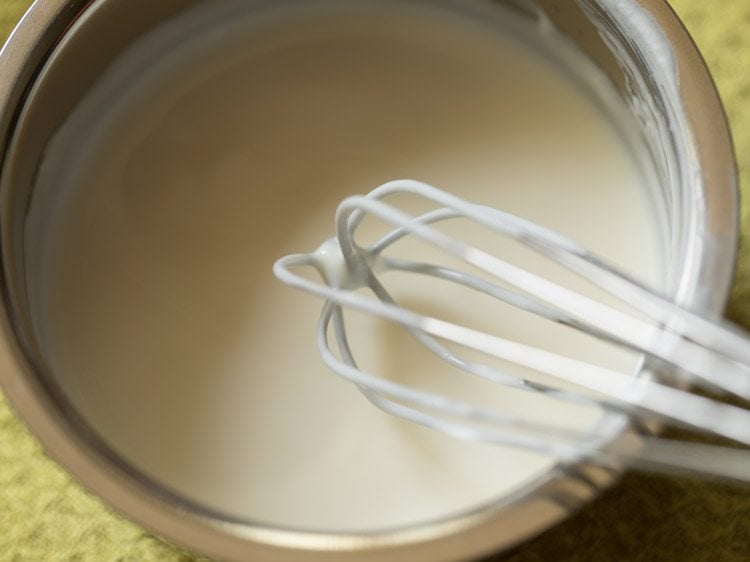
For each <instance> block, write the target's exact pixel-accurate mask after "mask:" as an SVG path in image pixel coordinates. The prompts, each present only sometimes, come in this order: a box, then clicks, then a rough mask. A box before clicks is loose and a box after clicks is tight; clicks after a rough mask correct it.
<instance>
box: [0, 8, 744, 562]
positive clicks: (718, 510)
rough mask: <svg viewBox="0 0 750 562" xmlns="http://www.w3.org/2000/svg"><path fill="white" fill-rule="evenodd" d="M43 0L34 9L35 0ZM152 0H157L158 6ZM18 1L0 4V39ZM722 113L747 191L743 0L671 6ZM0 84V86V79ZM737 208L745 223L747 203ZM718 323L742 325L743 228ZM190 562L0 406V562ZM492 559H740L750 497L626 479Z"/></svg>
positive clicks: (678, 482) (671, 481)
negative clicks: (100, 494) (731, 286)
mask: <svg viewBox="0 0 750 562" xmlns="http://www.w3.org/2000/svg"><path fill="white" fill-rule="evenodd" d="M42 1H44V0H42ZM157 1H158V0H157ZM28 4H29V1H28V0H0V38H2V37H5V36H6V35H7V33H8V32H9V31H10V29H11V28H12V26H13V25H14V23H15V22H16V21H17V20H18V19H19V18H20V16H21V14H22V12H23V10H24V9H25V7H26V6H27V5H28ZM672 4H673V6H674V8H675V9H676V11H677V12H678V13H679V15H680V16H681V17H682V18H683V20H684V21H685V23H686V25H687V27H688V29H689V30H690V32H691V33H692V34H693V36H694V38H695V40H696V42H697V43H698V45H699V47H700V48H701V50H702V52H703V54H704V56H705V57H706V60H707V62H708V65H709V67H710V68H711V71H712V72H713V74H714V77H715V79H716V82H717V84H718V86H719V90H720V91H721V94H722V97H723V99H724V102H725V104H726V107H727V111H728V114H729V119H730V122H731V125H732V130H733V133H734V137H735V143H736V147H737V154H738V159H739V166H740V172H741V177H742V185H743V186H745V187H744V188H743V189H745V190H746V189H750V183H749V182H750V0H720V1H717V0H673V2H672ZM0 78H2V77H0ZM744 199H745V203H744V204H743V208H742V219H743V225H744V224H750V222H748V221H750V197H745V198H744ZM740 251H741V259H740V264H739V268H738V273H737V282H736V287H735V291H734V295H733V298H732V301H731V305H730V309H729V315H730V317H731V318H733V319H734V320H736V321H738V322H741V323H743V324H745V325H746V326H748V327H750V228H743V236H742V243H741V248H740ZM63 560H66V561H67V560H70V561H82V562H87V561H96V562H100V561H102V562H103V561H110V560H118V561H134V562H136V561H137V562H140V561H149V560H163V561H183V562H189V561H192V560H196V559H194V558H192V557H190V556H187V555H185V554H182V553H180V552H178V551H176V550H174V549H173V548H171V547H170V546H168V545H165V544H164V543H162V542H160V541H159V540H158V539H155V538H153V537H152V536H150V535H149V534H148V533H146V532H144V531H143V530H141V529H140V528H138V527H137V526H135V525H133V524H131V523H129V522H127V521H125V520H123V519H121V518H120V517H118V516H117V515H114V514H113V513H112V512H110V511H109V510H108V509H107V508H106V507H104V506H103V505H102V504H101V502H100V501H99V500H97V499H95V498H93V497H91V496H90V495H88V494H87V493H85V492H84V491H82V490H81V489H80V488H79V487H78V486H77V485H76V484H75V483H74V482H73V481H72V480H71V478H70V477H69V476H68V475H67V474H65V473H64V472H63V471H61V470H60V469H59V468H58V467H57V466H56V465H55V464H54V463H53V462H52V461H50V460H49V459H48V458H47V457H46V456H45V455H44V453H43V452H42V450H41V449H40V447H39V445H38V444H37V442H36V441H35V439H34V438H33V437H31V436H30V435H29V433H28V432H27V431H26V429H25V428H24V426H23V425H22V424H21V423H20V422H19V421H18V420H17V419H16V418H15V417H14V415H13V414H12V413H11V411H10V410H9V409H8V407H7V405H6V404H5V403H4V402H3V400H2V398H1V397H0V561H2V562H4V561H18V562H27V561H28V562H37V561H38V562H47V561H50V562H52V561H63ZM493 560H495V561H496V562H500V560H502V561H504V562H537V561H544V562H550V561H561V562H573V561H575V562H583V561H609V562H624V561H628V562H636V561H644V562H646V561H649V562H651V561H685V562H698V561H704V560H705V561H707V562H708V561H711V562H721V561H748V560H750V489H739V488H732V487H728V486H721V485H716V484H709V483H705V482H695V481H691V480H685V479H677V478H666V477H654V476H648V475H640V474H633V475H629V476H627V477H625V478H624V479H623V481H622V483H621V484H620V485H618V486H617V487H616V488H614V489H613V490H611V491H609V492H608V493H606V494H604V495H603V496H602V497H601V498H600V499H599V500H597V501H596V502H594V503H593V504H591V505H590V506H588V507H586V508H585V509H583V510H582V511H581V512H580V513H579V514H578V515H576V516H575V517H573V518H572V519H570V520H568V521H566V522H565V523H563V524H562V525H560V526H558V527H556V528H554V529H552V530H551V531H549V532H547V533H546V534H544V535H543V536H541V537H540V538H538V539H536V540H535V541H533V542H531V543H529V544H527V545H525V546H524V547H523V548H521V549H519V550H518V551H516V552H515V553H514V554H513V555H511V556H505V557H497V558H496V559H493Z"/></svg>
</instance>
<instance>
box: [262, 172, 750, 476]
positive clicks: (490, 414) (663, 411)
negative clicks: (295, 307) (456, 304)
mask: <svg viewBox="0 0 750 562" xmlns="http://www.w3.org/2000/svg"><path fill="white" fill-rule="evenodd" d="M399 193H410V194H413V195H418V196H421V197H423V198H425V199H427V200H429V201H431V202H433V203H435V204H437V205H441V207H440V208H438V209H436V210H433V211H429V212H428V213H425V214H423V215H421V216H418V217H414V216H411V215H408V214H406V213H404V212H402V211H400V210H398V209H396V208H394V207H392V206H391V205H388V204H386V203H385V202H383V201H382V199H384V198H386V197H390V196H392V195H396V194H399ZM368 214H369V215H373V216H375V217H378V218H379V219H381V220H383V221H385V222H387V223H390V224H392V225H394V227H395V228H394V229H393V230H391V231H390V232H388V233H387V234H386V235H385V236H383V237H382V238H381V239H380V240H378V241H377V242H375V243H374V244H372V245H371V246H370V247H368V248H363V247H361V246H359V245H358V244H357V243H356V242H355V240H354V234H355V231H356V230H357V227H358V226H359V225H360V223H361V222H362V220H363V219H364V217H365V216H366V215H368ZM459 217H462V218H467V219H469V220H473V221H475V222H478V223H480V224H482V225H484V226H485V227H487V228H489V229H491V230H493V231H495V232H497V233H500V234H504V235H506V236H509V237H511V238H513V239H515V240H517V241H519V242H521V243H523V244H525V245H527V246H529V247H531V248H532V249H534V250H536V251H538V252H539V253H540V254H542V255H544V256H545V257H547V258H549V259H551V260H552V261H554V262H556V263H558V264H560V265H563V266H564V267H566V268H568V269H570V270H571V271H573V272H575V273H577V274H579V275H581V276H583V277H584V278H586V279H588V280H589V281H590V282H592V283H593V284H595V285H597V286H599V287H600V288H602V289H603V290H604V291H606V292H608V293H610V294H613V295H614V296H616V297H618V298H620V299H621V300H623V301H624V302H625V303H626V304H628V305H631V306H634V307H635V308H636V309H637V310H638V313H639V316H638V317H636V316H634V315H631V314H628V313H625V312H622V311H621V310H618V309H614V308H612V307H610V306H608V305H605V304H604V303H601V302H597V301H595V300H593V299H592V298H590V297H587V296H584V295H581V294H579V293H576V292H574V291H572V290H570V289H567V288H566V287H563V286H561V285H559V284H557V283H555V282H553V281H551V280H549V279H545V278H543V277H540V276H538V275H536V274H533V273H531V272H529V271H526V270H524V269H522V268H520V267H518V266H515V265H513V264H511V263H508V262H506V261H504V260H501V259H500V258H497V257H496V256H493V255H491V254H488V253H486V252H484V251H482V250H479V249H477V248H474V247H472V246H469V245H467V244H465V243H463V242H461V241H459V240H457V239H455V238H452V237H450V236H448V235H446V234H444V233H443V232H441V231H438V230H435V229H434V228H433V227H432V226H430V225H431V224H434V223H438V222H441V221H445V220H449V219H454V218H459ZM336 232H337V237H336V239H334V240H333V242H332V241H329V242H327V243H326V244H324V246H322V247H321V248H325V251H326V256H323V254H321V251H320V250H319V251H318V252H316V253H315V254H297V255H292V256H287V257H285V258H282V259H280V260H278V261H277V263H276V264H275V265H274V272H275V274H276V275H277V277H278V278H279V279H280V280H281V281H282V282H284V283H286V284H288V285H290V286H292V287H295V288H298V289H301V290H303V291H306V292H308V293H310V294H313V295H315V296H318V297H319V298H322V299H324V300H325V301H326V303H325V305H324V307H323V312H322V314H321V318H320V321H319V324H318V347H319V350H320V353H321V356H322V358H323V360H324V361H325V363H326V364H327V365H328V366H329V367H330V368H331V369H332V370H333V371H334V372H336V373H337V374H339V375H340V376H342V377H344V378H345V379H347V380H349V381H351V382H353V383H354V384H356V385H357V386H358V387H359V388H360V390H361V391H362V392H363V394H364V395H365V396H366V397H367V399H368V400H370V401H371V402H372V403H373V404H374V405H376V406H377V407H378V408H380V409H382V410H384V411H386V412H388V413H390V414H393V415H396V416H398V417H401V418H403V419H407V420H409V421H412V422H414V423H418V424H420V425H423V426H426V427H430V428H433V429H437V430H439V431H442V432H443V433H446V434H449V435H452V436H454V437H458V438H460V439H467V440H481V441H486V442H490V443H496V444H504V445H510V446H515V447H522V448H525V449H529V450H533V451H538V452H543V453H546V454H553V455H555V456H557V457H559V458H564V459H569V460H572V459H575V458H578V459H580V458H586V459H588V460H592V461H595V462H600V463H608V464H612V463H613V462H624V461H628V462H635V463H637V464H638V465H639V466H646V467H647V468H650V469H658V470H675V469H687V470H690V471H693V472H696V473H701V474H703V475H715V476H721V477H724V478H731V479H740V480H745V481H750V452H748V451H746V450H744V449H735V448H726V447H717V446H708V447H710V450H711V451H712V452H714V453H716V456H714V457H712V459H711V460H710V461H709V460H708V459H706V460H705V461H701V460H697V459H696V457H695V454H696V453H698V452H699V451H698V448H696V447H695V446H694V445H686V444H684V443H680V442H670V441H667V440H664V439H656V438H646V437H641V438H640V440H639V443H640V445H639V446H638V447H636V448H635V449H633V448H632V447H629V448H628V447H626V448H624V449H623V448H622V445H620V444H619V442H617V441H615V442H611V440H610V441H607V439H606V437H607V436H606V435H603V434H596V433H595V432H593V433H592V432H589V433H588V434H581V433H578V432H569V431H564V430H561V429H560V428H556V427H552V426H551V425H550V424H545V423H540V422H533V421H531V420H529V419H523V418H522V417H519V416H517V415H512V414H509V413H503V412H497V411H494V410H490V409H484V408H479V407H477V406H475V405H472V404H466V403H463V402H460V401H458V400H456V399H453V398H450V397H447V396H442V395H440V394H435V393H430V392H426V391H424V390H421V389H415V388H412V387H410V386H408V385H404V384H401V383H397V382H394V381H390V380H386V379H384V378H382V377H379V376H377V375H373V374H371V373H367V372H365V371H363V370H361V369H360V368H359V366H358V365H357V363H356V361H355V359H354V356H353V353H352V351H351V349H350V346H349V343H348V338H347V335H346V328H345V323H344V316H343V308H350V309H353V310H358V311H360V312H364V313H366V314H369V315H372V316H375V317H379V318H383V319H386V320H389V321H392V322H394V323H397V324H399V325H401V326H403V327H404V328H405V329H406V330H408V331H409V332H410V333H411V334H412V336H413V337H414V338H415V339H416V340H417V341H418V342H419V343H421V344H422V345H423V346H425V347H426V348H427V349H428V350H429V351H431V352H432V353H434V354H436V355H437V356H438V357H440V358H441V359H443V360H445V361H447V362H448V363H449V364H451V365H452V366H454V367H456V368H458V369H460V370H462V371H464V372H467V373H469V374H472V375H475V376H479V377H482V378H485V379H488V380H491V381H493V382H496V383H498V384H500V385H503V386H506V387H510V388H516V389H520V390H525V391H529V392H537V393H539V392H541V393H544V394H545V395H546V396H548V397H550V398H553V399H558V400H565V401H569V402H573V403H580V404H592V405H597V406H601V407H603V408H605V409H607V410H608V411H611V412H615V413H620V414H627V415H628V416H631V417H645V418H646V419H648V418H653V417H657V418H659V419H667V420H670V421H672V422H674V423H678V424H686V425H689V426H691V427H693V428H695V429H698V430H700V431H706V432H710V433H716V434H718V435H721V436H724V437H727V438H729V439H732V440H734V441H737V442H739V443H743V444H746V445H750V432H749V431H748V428H750V412H748V411H747V410H745V409H744V408H741V407H738V406H733V405H730V404H726V403H723V402H718V401H715V400H711V399H709V398H705V397H702V396H698V395H696V394H693V393H690V392H688V391H685V390H681V389H679V388H674V387H671V386H668V385H666V384H663V383H662V382H659V381H656V380H652V379H649V378H645V377H640V378H637V379H634V378H633V377H631V376H629V375H626V374H623V373H620V372H617V371H614V370H612V369H607V368H604V367H600V366H597V365H593V364H590V363H587V362H585V361H581V360H578V359H574V358H571V357H567V356H564V355H560V354H557V353H553V352H551V351H547V350H543V349H539V348H536V347H533V346H528V345H524V344H521V343H519V342H515V341H512V340H508V339H505V338H501V337H498V336H495V335H492V334H488V333H485V332H481V331H478V330H475V329H472V328H470V327H468V326H463V325H460V324H456V323H452V322H448V321H446V320H441V319H438V318H433V317H429V316H425V315H421V314H418V313H416V312H414V311H410V310H406V309H404V308H402V307H401V306H399V304H398V303H397V302H396V300H395V299H394V298H393V297H392V296H391V295H390V294H389V292H388V291H387V290H386V289H385V287H384V286H383V285H382V284H381V283H380V281H379V280H378V274H380V273H383V272H385V271H390V270H395V271H402V272H406V273H410V274H416V275H426V276H431V277H435V278H438V279H442V280H444V281H449V282H453V283H458V284H460V285H462V286H464V287H466V288H468V289H471V290H474V291H479V292H481V293H484V294H486V295H489V296H491V297H493V298H496V299H499V300H502V301H504V302H506V303H508V304H511V305H512V306H515V307H517V308H520V309H522V310H526V311H528V312H531V313H533V314H536V315H538V316H541V317H543V318H546V319H548V320H552V321H554V322H558V323H562V324H565V325H568V326H571V327H573V328H575V329H578V330H580V331H583V332H585V333H588V334H591V335H593V336H594V337H597V338H599V339H603V340H605V341H608V342H611V343H616V344H618V345H621V346H623V347H628V348H631V349H635V350H639V351H642V352H643V353H645V354H647V355H649V356H653V357H656V358H659V359H661V360H662V361H664V362H666V363H668V364H671V365H674V366H676V367H679V368H683V369H687V370H689V371H690V373H692V374H693V375H695V376H696V377H697V378H696V382H701V383H702V384H704V385H706V386H708V387H710V388H711V387H718V388H721V389H724V390H725V391H727V392H730V393H733V394H736V395H739V396H741V397H748V396H750V377H749V376H748V374H749V373H750V369H748V367H747V365H746V364H745V363H743V361H744V359H745V358H746V357H750V351H749V350H750V346H748V345H747V341H748V340H747V339H746V338H745V337H744V336H743V335H742V334H741V333H740V332H738V331H737V330H736V329H734V328H732V327H727V326H725V325H717V324H715V323H712V322H711V321H709V320H707V319H704V318H701V317H699V316H697V315H696V314H694V313H692V312H689V311H685V310H683V309H681V308H680V307H678V306H677V305H675V304H674V303H672V302H670V301H669V300H668V299H666V298H665V297H663V296H661V295H658V294H656V293H653V292H651V291H650V290H648V289H647V288H645V287H644V286H642V285H641V284H639V283H638V282H636V281H634V280H632V279H630V278H628V277H626V276H624V275H622V274H621V273H619V272H618V271H617V270H616V269H614V268H612V267H611V266H608V265H606V264H604V263H603V262H601V260H599V259H597V258H596V257H594V256H592V255H591V254H590V253H589V252H587V251H586V250H585V249H584V248H583V247H581V246H580V245H578V244H576V243H575V242H573V241H571V240H569V239H567V238H565V237H563V236H562V235H560V234H557V233H555V232H553V231H550V230H548V229H545V228H543V227H541V226H539V225H536V224H534V223H530V222H529V221H526V220H524V219H521V218H519V217H516V216H514V215H511V214H508V213H504V212H501V211H498V210H495V209H490V208H488V207H483V206H479V205H476V204H474V203H469V202H467V201H464V200H462V199H460V198H458V197H456V196H454V195H451V194H448V193H445V192H442V191H440V190H438V189H437V188H434V187H432V186H429V185H427V184H422V183H420V182H415V181H412V180H398V181H395V182H389V183H388V184H384V185H383V186H381V187H379V188H377V189H375V190H373V191H372V192H371V193H370V194H369V195H368V196H354V197H349V198H347V199H345V200H344V201H343V202H342V203H341V204H340V205H339V208H338V210H337V214H336ZM407 236H410V237H416V238H420V239H422V240H423V241H425V242H427V243H429V244H432V245H433V246H435V247H437V248H439V249H441V250H443V251H445V252H447V253H448V254H450V255H453V256H454V257H457V258H459V259H461V260H463V261H464V262H465V263H468V264H469V265H471V266H473V267H476V268H477V269H479V270H481V271H484V272H485V273H488V274H490V275H491V276H493V277H494V278H496V279H499V280H500V281H502V282H503V283H504V284H505V285H507V286H509V287H513V288H514V289H515V290H514V289H508V288H506V287H504V286H501V285H498V284H496V283H493V282H490V281H487V280H485V279H483V278H481V277H478V276H475V275H472V274H470V273H466V272H463V271H459V270H455V269H451V268H448V267H444V266H440V265H434V264H429V263H421V262H417V261H411V260H403V259H395V258H390V257H386V256H383V255H382V253H383V252H384V251H385V250H386V249H387V248H388V247H389V246H390V245H392V244H394V243H395V242H397V241H398V240H400V239H402V238H404V237H407ZM332 248H333V249H334V250H335V251H336V252H339V254H338V255H335V252H334V255H331V250H332ZM299 266H308V267H309V266H311V267H314V268H315V269H317V270H318V271H319V273H320V274H321V276H322V277H323V281H324V282H323V283H320V282H315V281H311V280H309V279H307V278H305V277H303V276H300V275H297V274H295V273H293V272H292V271H291V270H292V269H293V268H296V267H299ZM342 272H343V277H342ZM358 288H367V289H369V290H370V291H371V292H372V293H373V294H374V296H375V298H373V297H370V296H365V295H363V294H361V293H360V292H357V291H355V289H358ZM696 319H697V320H696ZM331 326H332V327H333V333H334V339H335V341H336V345H337V348H338V352H339V355H340V358H339V357H337V356H336V354H335V353H334V352H333V350H332V348H331V345H330V341H329V330H330V328H331ZM717 339H719V340H721V342H722V344H721V345H718V346H717V345H714V344H715V343H716V342H715V340H717ZM441 341H448V342H453V343H454V344H458V345H459V346H462V347H466V348H469V349H474V350H477V351H480V352H483V353H485V354H487V355H489V356H494V357H497V358H500V359H502V360H505V361H509V362H511V363H515V364H517V365H520V366H523V367H526V368H529V369H532V370H534V371H537V372H540V373H544V374H547V375H551V376H553V377H555V378H556V379H558V380H561V381H565V382H567V383H572V384H574V385H576V386H578V387H581V388H585V389H588V390H589V391H594V392H596V393H597V396H595V397H594V396H590V395H586V394H582V393H580V391H575V390H567V389H562V388H560V387H557V386H554V385H551V384H547V383H539V382H534V381H530V380H528V379H525V378H523V377H520V376H517V375H513V374H509V373H504V372H501V371H499V370H498V369H495V368H492V367H489V366H488V365H485V364H480V363H476V362H471V361H466V360H464V359H462V358H461V357H460V356H459V355H457V354H456V353H454V352H453V351H451V350H450V349H448V348H447V347H446V346H445V345H443V344H442V343H441ZM739 344H742V345H740V347H742V349H741V350H737V349H736V348H735V347H736V346H737V345H739ZM624 419H625V418H624V417H623V420H624ZM603 441H604V442H608V443H609V444H608V445H607V446H606V447H602V445H601V444H602V442H603ZM701 451H702V449H701ZM716 459H725V460H727V462H729V461H731V464H732V466H731V467H729V466H728V467H725V468H721V467H720V466H718V465H717V463H716ZM738 463H739V464H738ZM738 467H739V468H738Z"/></svg>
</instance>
